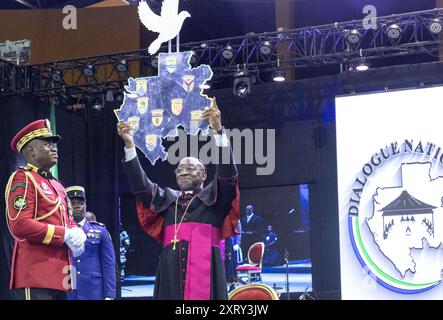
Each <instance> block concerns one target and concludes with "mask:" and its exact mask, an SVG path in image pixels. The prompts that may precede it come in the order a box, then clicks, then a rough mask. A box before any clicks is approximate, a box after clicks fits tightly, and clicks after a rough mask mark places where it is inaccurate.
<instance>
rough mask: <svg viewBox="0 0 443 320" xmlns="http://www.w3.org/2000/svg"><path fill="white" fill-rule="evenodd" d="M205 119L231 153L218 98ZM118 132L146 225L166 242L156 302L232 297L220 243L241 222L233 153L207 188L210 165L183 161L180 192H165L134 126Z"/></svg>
mask: <svg viewBox="0 0 443 320" xmlns="http://www.w3.org/2000/svg"><path fill="white" fill-rule="evenodd" d="M202 119H205V120H208V121H209V123H210V126H211V131H212V132H213V138H214V140H215V144H216V145H217V146H218V147H219V148H218V149H219V152H220V154H221V153H222V152H228V153H230V154H231V150H230V144H229V139H228V138H227V136H226V134H225V133H224V132H223V127H222V125H221V114H220V110H219V109H218V107H217V104H216V103H215V98H214V99H213V101H212V105H211V107H210V108H206V109H205V111H203V113H202ZM117 130H118V134H119V135H120V137H121V138H122V140H123V141H124V143H125V161H124V162H123V167H124V169H125V172H126V175H127V177H128V181H129V184H130V187H131V190H132V191H133V193H134V195H135V197H136V201H137V215H138V219H139V222H140V225H141V227H142V229H143V230H144V231H145V232H146V233H147V234H148V235H150V236H152V237H153V238H155V239H157V240H158V241H160V242H162V244H163V250H162V253H161V256H160V262H159V266H158V270H157V276H156V282H155V288H154V299H162V300H169V299H173V300H182V299H183V300H210V299H211V300H212V299H213V300H225V299H227V287H226V277H225V272H224V267H223V262H222V258H221V254H220V241H221V240H222V239H225V238H228V237H230V236H232V235H234V234H235V227H236V225H237V223H238V220H239V191H238V184H237V177H238V173H237V168H236V166H235V163H234V160H233V158H232V154H231V157H230V162H229V163H228V164H217V170H216V175H215V177H214V179H213V180H212V181H211V182H210V183H209V184H208V185H207V186H206V187H204V185H203V183H204V181H205V180H206V178H207V170H206V166H205V164H203V163H202V162H201V161H200V160H199V159H197V158H192V157H187V158H184V159H182V160H181V161H180V163H179V164H178V166H177V168H176V169H175V170H174V172H175V175H176V180H177V184H178V187H179V189H180V190H174V189H171V188H164V189H163V188H161V187H160V186H159V185H157V184H156V183H154V182H152V181H151V180H149V178H148V177H147V176H146V174H145V172H144V171H143V169H142V168H141V166H140V163H139V160H138V158H137V153H136V150H135V146H134V140H133V129H132V127H131V125H130V123H129V122H119V123H118V125H117ZM219 159H222V157H221V156H220V157H219Z"/></svg>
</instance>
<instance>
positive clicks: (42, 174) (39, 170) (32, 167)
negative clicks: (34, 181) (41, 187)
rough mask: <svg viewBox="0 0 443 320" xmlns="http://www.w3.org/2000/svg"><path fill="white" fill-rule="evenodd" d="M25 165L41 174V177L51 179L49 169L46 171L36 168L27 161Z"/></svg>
mask: <svg viewBox="0 0 443 320" xmlns="http://www.w3.org/2000/svg"><path fill="white" fill-rule="evenodd" d="M26 166H28V167H29V168H31V170H32V171H34V172H36V173H38V174H39V175H41V176H42V177H43V178H46V179H52V173H51V171H46V170H45V169H40V168H37V167H36V166H34V165H32V164H30V163H28V164H27V165H26Z"/></svg>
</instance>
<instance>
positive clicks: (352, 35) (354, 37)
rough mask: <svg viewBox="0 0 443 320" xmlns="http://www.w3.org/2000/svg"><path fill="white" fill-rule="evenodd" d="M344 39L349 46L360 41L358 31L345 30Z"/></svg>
mask: <svg viewBox="0 0 443 320" xmlns="http://www.w3.org/2000/svg"><path fill="white" fill-rule="evenodd" d="M345 39H346V41H347V42H349V43H351V44H358V43H359V42H360V39H361V34H360V31H358V30H357V29H352V30H346V31H345Z"/></svg>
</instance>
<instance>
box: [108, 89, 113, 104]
mask: <svg viewBox="0 0 443 320" xmlns="http://www.w3.org/2000/svg"><path fill="white" fill-rule="evenodd" d="M106 101H107V102H114V92H112V90H106Z"/></svg>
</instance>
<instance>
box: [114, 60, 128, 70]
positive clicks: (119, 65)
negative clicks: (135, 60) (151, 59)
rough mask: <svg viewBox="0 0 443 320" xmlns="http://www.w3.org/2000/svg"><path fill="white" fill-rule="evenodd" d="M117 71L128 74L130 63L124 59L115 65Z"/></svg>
mask: <svg viewBox="0 0 443 320" xmlns="http://www.w3.org/2000/svg"><path fill="white" fill-rule="evenodd" d="M115 69H117V71H118V72H126V71H128V69H129V66H128V63H127V62H126V60H124V59H122V60H120V61H119V62H117V64H116V65H115Z"/></svg>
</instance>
